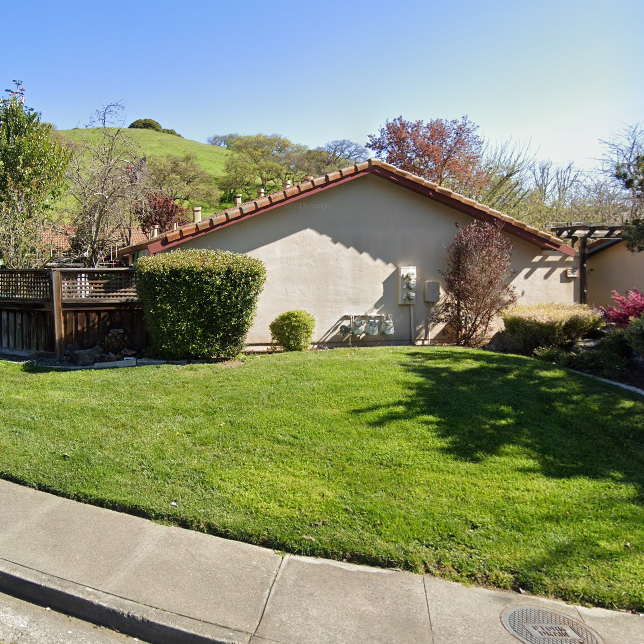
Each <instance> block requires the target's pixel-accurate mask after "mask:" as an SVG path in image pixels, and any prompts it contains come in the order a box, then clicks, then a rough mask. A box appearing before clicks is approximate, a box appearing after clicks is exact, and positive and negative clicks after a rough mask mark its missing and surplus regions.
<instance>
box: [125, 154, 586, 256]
mask: <svg viewBox="0 0 644 644" xmlns="http://www.w3.org/2000/svg"><path fill="white" fill-rule="evenodd" d="M366 174H374V175H376V176H379V177H382V178H384V179H387V180H388V181H391V182H392V183H395V184H397V185H400V186H402V187H405V188H407V189H409V190H412V191H414V192H417V193H419V194H422V195H424V196H426V197H429V198H430V199H433V200H434V201H438V202H439V203H442V204H444V205H446V206H449V207H451V208H454V209H455V210H458V211H460V212H463V213H466V214H468V215H470V216H472V217H474V218H476V219H481V220H483V221H490V222H498V221H501V222H503V224H504V230H505V231H507V232H509V233H510V234H512V235H514V236H516V237H519V238H521V239H524V240H526V241H528V242H530V243H532V244H535V245H536V246H538V247H539V248H542V249H549V250H558V251H560V252H562V253H564V254H566V255H573V256H574V254H575V250H574V249H573V248H571V247H570V246H567V245H566V244H565V243H564V242H562V241H561V240H560V239H559V238H557V237H555V236H554V235H550V234H549V233H546V232H544V231H542V230H539V229H538V228H534V227H533V226H529V225H528V224H526V223H524V222H522V221H519V220H518V219H514V218H513V217H510V216H508V215H504V214H503V213H501V212H499V211H498V210H493V209H492V208H490V207H489V206H485V205H483V204H481V203H478V202H477V201H474V200H473V199H468V198H466V197H463V196H462V195H459V194H458V193H456V192H453V191H452V190H450V189H449V188H444V187H442V186H438V185H437V184H435V183H432V182H431V181H426V180H425V179H422V178H421V177H418V176H416V175H414V174H411V173H410V172H405V171H404V170H399V169H398V168H396V167H395V166H393V165H389V164H388V163H385V162H384V161H380V160H378V159H369V160H368V161H363V162H362V163H357V164H356V165H353V166H349V167H348V168H342V169H341V170H338V171H337V172H330V173H329V174H326V175H324V176H323V177H318V178H317V179H313V180H312V181H304V182H303V183H300V184H297V185H295V186H293V187H292V188H287V189H286V190H280V191H278V192H274V193H272V194H270V195H266V196H265V197H259V198H258V199H254V200H252V201H248V202H246V203H243V204H241V206H235V207H234V208H228V209H227V210H222V211H221V212H218V213H216V214H214V215H212V217H209V218H207V219H204V220H203V221H201V222H199V223H197V224H188V225H187V226H183V227H182V228H180V229H179V230H175V231H173V232H170V233H165V234H163V235H160V236H159V237H155V238H154V239H151V240H145V241H144V242H142V243H139V244H133V245H131V246H128V247H127V248H122V249H120V250H119V252H118V255H119V257H120V256H123V255H130V254H132V253H134V252H136V251H140V250H143V249H145V248H147V249H148V250H149V252H150V253H151V254H155V253H157V252H159V251H161V250H168V249H170V248H173V247H175V246H178V245H180V244H183V243H184V242H185V241H187V240H188V239H193V238H195V237H199V236H201V235H204V234H208V233H211V232H213V231H215V230H217V229H219V228H223V227H225V226H229V225H231V224H234V223H237V222H238V221H241V220H242V219H248V218H249V217H254V216H255V215H258V214H260V213H262V212H267V211H269V210H273V209H274V208H279V207H280V206H281V205H283V204H284V203H285V202H287V201H289V202H291V201H297V200H299V199H302V198H304V197H308V196H310V195H312V194H315V193H316V192H320V191H322V190H327V189H329V188H332V187H333V186H336V185H339V184H341V183H345V182H346V181H351V180H353V179H356V178H358V177H360V176H364V175H366Z"/></svg>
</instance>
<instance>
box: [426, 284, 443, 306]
mask: <svg viewBox="0 0 644 644" xmlns="http://www.w3.org/2000/svg"><path fill="white" fill-rule="evenodd" d="M440 299H441V285H440V283H439V282H425V302H432V303H433V302H438V300H440Z"/></svg>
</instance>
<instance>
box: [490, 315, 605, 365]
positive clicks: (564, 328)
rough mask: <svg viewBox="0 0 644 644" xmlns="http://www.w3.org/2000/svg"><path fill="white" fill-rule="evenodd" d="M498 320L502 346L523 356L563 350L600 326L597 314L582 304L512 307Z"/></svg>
mask: <svg viewBox="0 0 644 644" xmlns="http://www.w3.org/2000/svg"><path fill="white" fill-rule="evenodd" d="M501 316H502V318H503V322H504V324H505V342H506V344H507V345H508V347H509V348H510V350H512V351H516V352H517V353H522V354H524V355H532V353H533V352H534V350H535V349H538V348H540V347H560V348H567V347H569V346H571V345H572V344H574V343H575V342H577V341H579V340H582V339H583V338H585V337H587V336H588V335H589V334H590V333H592V332H596V331H598V330H599V329H600V328H601V326H602V324H603V319H602V315H601V313H600V312H599V311H597V310H595V309H593V308H591V307H589V306H586V305H582V304H536V305H533V306H512V307H509V308H508V309H506V310H505V311H504V312H503V313H502V314H501Z"/></svg>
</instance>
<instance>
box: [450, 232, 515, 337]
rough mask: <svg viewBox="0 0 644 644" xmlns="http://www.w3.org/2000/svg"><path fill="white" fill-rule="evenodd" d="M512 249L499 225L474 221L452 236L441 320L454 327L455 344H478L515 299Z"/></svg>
mask: <svg viewBox="0 0 644 644" xmlns="http://www.w3.org/2000/svg"><path fill="white" fill-rule="evenodd" d="M511 252H512V244H511V243H510V242H509V240H508V239H507V238H506V237H504V236H503V234H502V233H501V226H500V225H493V224H488V223H485V222H481V221H475V222H474V223H472V224H470V225H469V226H466V227H465V228H460V229H459V231H458V233H457V234H456V236H455V237H454V241H453V242H452V245H451V246H450V247H449V249H448V251H447V270H446V271H444V272H442V275H443V276H444V278H445V290H446V292H447V294H446V299H445V301H444V302H443V303H442V304H441V314H440V320H441V321H442V322H446V323H448V324H449V325H451V326H452V327H453V329H454V331H455V333H456V344H459V345H463V346H466V347H472V346H479V345H481V344H482V343H483V342H484V341H485V338H486V336H487V334H488V331H489V329H490V325H491V323H492V321H493V320H494V318H495V317H496V316H498V314H499V312H500V311H501V310H502V309H504V308H505V307H506V306H510V305H511V304H514V303H515V302H516V301H517V299H518V294H517V291H516V289H515V288H514V287H513V286H511V285H510V280H511V279H512V277H513V275H514V273H513V271H512V270H511V268H510V264H511V261H512V256H511Z"/></svg>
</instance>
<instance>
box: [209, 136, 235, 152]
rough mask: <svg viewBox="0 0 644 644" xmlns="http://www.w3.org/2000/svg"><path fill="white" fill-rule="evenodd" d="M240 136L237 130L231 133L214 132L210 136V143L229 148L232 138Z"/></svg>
mask: <svg viewBox="0 0 644 644" xmlns="http://www.w3.org/2000/svg"><path fill="white" fill-rule="evenodd" d="M237 137H239V134H237V132H231V133H230V134H213V135H212V136H209V137H208V143H209V144H210V145H218V146H220V147H222V148H227V147H228V143H229V142H230V141H231V140H232V139H236V138H237Z"/></svg>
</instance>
